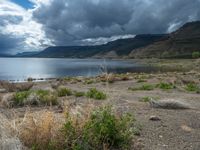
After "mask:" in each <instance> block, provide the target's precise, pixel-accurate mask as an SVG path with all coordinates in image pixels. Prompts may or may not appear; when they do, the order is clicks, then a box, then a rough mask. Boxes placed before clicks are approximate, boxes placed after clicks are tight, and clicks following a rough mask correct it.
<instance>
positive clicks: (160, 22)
mask: <svg viewBox="0 0 200 150" xmlns="http://www.w3.org/2000/svg"><path fill="white" fill-rule="evenodd" d="M199 8H200V0H0V54H1V53H5V54H15V53H19V52H24V51H39V50H43V49H45V48H46V47H48V46H61V45H62V46H64V45H65V46H67V45H96V44H103V43H106V42H108V41H112V40H116V39H118V38H130V37H134V36H135V35H137V34H159V33H169V32H172V31H175V30H176V29H178V28H179V27H181V26H182V25H183V24H185V23H186V22H191V21H196V20H200V9H199Z"/></svg>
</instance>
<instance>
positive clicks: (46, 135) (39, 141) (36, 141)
mask: <svg viewBox="0 0 200 150" xmlns="http://www.w3.org/2000/svg"><path fill="white" fill-rule="evenodd" d="M63 118H64V117H63ZM63 118H62V117H60V118H59V117H57V116H55V114H54V113H53V112H50V111H40V112H36V113H27V114H26V115H25V117H24V119H23V121H22V123H21V124H19V126H18V133H19V137H20V139H21V141H22V142H23V144H24V145H25V146H27V147H29V148H32V149H33V150H47V149H49V148H50V147H51V144H53V142H54V141H55V139H56V138H57V136H58V135H57V133H58V132H59V129H60V128H61V126H62V124H63V123H64V119H63Z"/></svg>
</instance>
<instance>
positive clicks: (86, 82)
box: [84, 79, 94, 84]
mask: <svg viewBox="0 0 200 150" xmlns="http://www.w3.org/2000/svg"><path fill="white" fill-rule="evenodd" d="M84 83H85V84H93V83H94V80H90V79H89V80H86V81H85V82H84Z"/></svg>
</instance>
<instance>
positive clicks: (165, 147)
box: [0, 71, 200, 150]
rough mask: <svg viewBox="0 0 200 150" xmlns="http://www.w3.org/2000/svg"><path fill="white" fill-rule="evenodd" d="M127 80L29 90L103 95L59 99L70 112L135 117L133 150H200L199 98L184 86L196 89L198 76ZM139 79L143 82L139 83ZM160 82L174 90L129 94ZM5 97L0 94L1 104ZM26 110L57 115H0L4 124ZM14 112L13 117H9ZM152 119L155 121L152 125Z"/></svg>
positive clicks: (38, 85)
mask: <svg viewBox="0 0 200 150" xmlns="http://www.w3.org/2000/svg"><path fill="white" fill-rule="evenodd" d="M127 76H128V79H126V80H120V81H113V82H112V83H111V82H110V83H109V82H95V81H96V79H95V78H93V79H92V80H94V82H91V83H89V84H86V83H85V80H86V79H84V78H81V80H80V81H77V80H52V81H46V82H38V83H34V85H33V87H32V88H31V89H32V90H35V89H48V90H54V89H53V88H52V85H53V84H54V85H55V84H56V85H59V86H63V87H66V88H70V89H72V90H76V91H82V92H86V91H88V90H89V89H90V88H96V89H98V90H100V91H103V92H105V93H106V94H107V99H106V100H99V101H98V100H93V99H88V98H86V97H79V98H77V97H75V96H66V97H62V98H59V100H60V101H62V103H67V104H68V105H70V107H71V111H74V112H80V113H81V112H84V110H85V109H87V107H88V105H91V104H92V105H95V106H101V105H111V106H112V107H113V108H115V109H116V111H117V112H118V113H120V114H123V113H126V112H129V113H131V114H134V115H135V118H136V119H137V123H138V124H139V125H140V126H141V131H140V135H138V136H137V137H136V141H135V143H136V145H138V147H137V149H142V150H199V149H200V94H199V93H198V92H189V91H186V90H185V88H184V86H185V85H186V84H187V83H195V84H197V85H198V86H200V73H199V72H198V71H196V72H186V73H176V72H172V73H155V74H128V75H127ZM141 79H142V80H143V81H141ZM160 82H166V83H172V84H174V85H175V86H176V88H174V89H168V90H164V89H160V88H158V87H157V88H154V89H153V90H148V91H147V90H129V88H130V87H131V88H134V87H139V86H141V85H144V84H150V85H156V84H159V83H160ZM6 95H8V93H3V92H2V93H0V96H1V101H2V99H5V97H6ZM144 97H150V98H151V99H156V101H164V100H172V101H178V102H181V103H184V104H187V105H188V106H190V109H162V108H153V107H152V106H151V105H150V103H149V102H144V101H142V98H144ZM27 109H28V110H29V111H31V112H39V111H41V110H42V109H48V110H50V111H52V112H53V113H55V114H57V115H62V113H58V110H59V107H58V106H55V107H53V108H50V107H22V108H21V107H18V108H6V107H4V106H3V105H2V103H1V107H0V114H1V115H2V116H5V117H6V118H7V119H8V120H10V121H13V120H14V119H16V118H23V117H24V115H25V113H26V111H27ZM13 112H15V113H14V114H15V116H13ZM152 116H154V117H157V118H159V120H157V121H152V120H150V118H151V117H152Z"/></svg>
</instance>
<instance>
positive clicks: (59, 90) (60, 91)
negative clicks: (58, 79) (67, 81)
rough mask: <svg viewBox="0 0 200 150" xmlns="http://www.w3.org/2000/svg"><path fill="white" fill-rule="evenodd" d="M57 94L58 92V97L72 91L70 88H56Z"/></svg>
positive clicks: (69, 94) (67, 94)
mask: <svg viewBox="0 0 200 150" xmlns="http://www.w3.org/2000/svg"><path fill="white" fill-rule="evenodd" d="M57 94H58V96H59V97H63V96H71V95H72V94H73V93H72V90H71V89H67V88H58V90H57Z"/></svg>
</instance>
